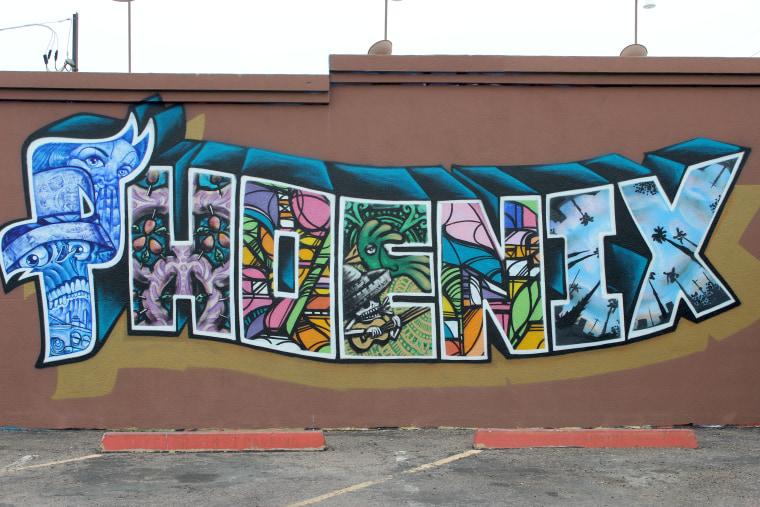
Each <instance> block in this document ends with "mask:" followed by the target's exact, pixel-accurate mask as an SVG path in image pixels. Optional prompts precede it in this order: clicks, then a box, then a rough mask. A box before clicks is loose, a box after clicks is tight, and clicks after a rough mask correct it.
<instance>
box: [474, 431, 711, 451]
mask: <svg viewBox="0 0 760 507" xmlns="http://www.w3.org/2000/svg"><path fill="white" fill-rule="evenodd" d="M472 446H473V447H474V448H476V449H520V448H526V447H589V448H592V447H596V448H598V447H609V448H612V447H683V448H687V449H696V448H697V437H696V435H694V432H693V431H692V430H687V429H638V428H636V429H633V428H631V429H604V428H598V429H579V428H578V429H576V428H573V429H479V430H477V431H476V432H475V438H474V439H473V442H472Z"/></svg>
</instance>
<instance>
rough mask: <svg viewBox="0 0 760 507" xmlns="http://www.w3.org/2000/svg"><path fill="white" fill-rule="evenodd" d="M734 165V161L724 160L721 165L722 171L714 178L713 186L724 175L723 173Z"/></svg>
mask: <svg viewBox="0 0 760 507" xmlns="http://www.w3.org/2000/svg"><path fill="white" fill-rule="evenodd" d="M733 166H734V164H733V162H723V163H722V164H721V167H720V172H719V173H718V175H717V176H716V177H715V179H714V180H713V182H712V185H711V186H712V187H714V186H715V185H716V184H717V183H718V180H719V179H720V177H721V176H723V173H724V172H725V171H726V169H729V170H730V169H731V168H732V167H733Z"/></svg>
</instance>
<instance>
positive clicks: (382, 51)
mask: <svg viewBox="0 0 760 507" xmlns="http://www.w3.org/2000/svg"><path fill="white" fill-rule="evenodd" d="M116 1H119V0H116ZM121 1H124V0H121ZM393 1H394V2H400V1H401V0H393ZM392 47H393V45H392V44H391V41H389V40H388V0H385V25H384V29H383V40H381V41H378V42H375V43H374V44H373V45H372V47H371V48H369V53H368V54H370V55H389V54H391V48H392Z"/></svg>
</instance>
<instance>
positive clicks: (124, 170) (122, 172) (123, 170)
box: [116, 165, 132, 178]
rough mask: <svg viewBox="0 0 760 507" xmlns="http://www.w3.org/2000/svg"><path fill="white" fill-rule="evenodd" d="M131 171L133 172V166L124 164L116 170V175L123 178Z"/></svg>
mask: <svg viewBox="0 0 760 507" xmlns="http://www.w3.org/2000/svg"><path fill="white" fill-rule="evenodd" d="M131 172H132V167H130V166H128V165H123V166H121V167H119V170H118V171H116V175H117V176H118V177H119V178H123V177H124V176H127V175H128V174H129V173H131Z"/></svg>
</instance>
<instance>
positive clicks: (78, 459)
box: [0, 454, 102, 474]
mask: <svg viewBox="0 0 760 507" xmlns="http://www.w3.org/2000/svg"><path fill="white" fill-rule="evenodd" d="M101 456H102V454H90V455H89V456H81V457H79V458H71V459H62V460H60V461H51V462H50V463H40V464H39V465H29V466H25V467H18V468H8V469H4V470H0V474H3V473H6V472H18V471H19V470H29V469H30V468H40V467H49V466H52V465H61V464H63V463H73V462H75V461H84V460H86V459H92V458H99V457H101Z"/></svg>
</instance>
